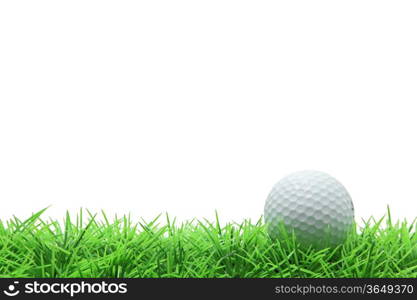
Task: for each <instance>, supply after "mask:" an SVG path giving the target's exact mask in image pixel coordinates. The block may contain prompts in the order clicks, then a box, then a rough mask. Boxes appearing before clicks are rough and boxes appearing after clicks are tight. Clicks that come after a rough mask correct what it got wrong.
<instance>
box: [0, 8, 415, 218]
mask: <svg viewBox="0 0 417 300" xmlns="http://www.w3.org/2000/svg"><path fill="white" fill-rule="evenodd" d="M416 15H417V4H416V2H415V1H381V0H378V1H363V0H360V1H354V0H349V1H293V0H292V1H242V0H239V1H226V0H220V1H216V0H210V1H195V0H191V1H103V0H100V1H86V0H82V1H55V0H54V1H2V2H1V4H0V201H1V210H0V217H1V218H2V219H4V218H9V217H11V216H12V215H16V216H18V217H22V218H23V217H26V216H29V215H30V213H32V212H34V211H37V210H40V209H42V208H44V207H46V206H48V205H51V207H50V209H49V210H48V215H49V216H52V217H54V218H62V217H63V216H64V212H65V211H66V210H70V211H71V212H76V210H77V209H79V208H80V207H84V208H88V209H91V210H92V211H96V212H97V211H100V210H101V209H103V210H105V211H106V212H107V213H108V214H110V215H112V214H114V213H118V214H122V213H131V214H132V215H134V216H140V217H144V218H146V219H149V218H151V217H154V216H156V215H157V214H158V213H160V212H169V213H170V214H171V215H173V216H177V217H179V218H180V219H190V218H194V217H197V218H202V217H208V218H211V219H212V218H213V215H214V210H215V209H217V210H218V211H219V214H220V217H221V218H222V219H223V220H230V221H231V220H235V221H239V220H242V219H244V218H252V219H258V218H259V217H260V216H261V215H262V213H263V205H264V201H265V198H266V196H267V194H268V193H269V190H270V188H271V187H272V185H273V184H274V183H275V182H276V181H277V180H279V179H280V178H281V177H282V176H284V175H286V174H288V173H291V172H293V171H298V170H303V169H317V170H322V171H325V172H328V173H330V174H332V175H333V176H335V177H336V178H338V179H339V180H340V181H341V182H342V183H343V184H344V185H345V186H346V187H347V189H348V190H349V192H350V194H351V196H352V198H353V201H354V204H355V208H356V214H357V216H356V217H357V219H358V220H360V219H361V218H366V217H368V216H370V215H374V216H376V217H380V216H382V215H383V214H384V213H385V211H386V206H387V205H390V207H391V210H392V214H393V216H394V217H395V218H408V219H410V220H411V219H413V218H414V217H416V208H417V204H416V203H417V176H416V170H417V158H416V157H417V134H416V132H417V106H416V100H417V18H416Z"/></svg>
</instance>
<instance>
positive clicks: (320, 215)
mask: <svg viewBox="0 0 417 300" xmlns="http://www.w3.org/2000/svg"><path fill="white" fill-rule="evenodd" d="M264 218H265V222H266V224H267V228H268V233H269V235H270V236H271V238H273V239H279V238H280V236H281V235H282V234H283V232H284V231H283V228H285V232H287V233H290V234H292V232H293V233H294V235H295V237H296V239H297V241H298V242H299V243H300V244H301V245H304V246H313V247H315V248H323V247H328V246H329V247H332V246H336V245H338V244H341V243H343V241H344V240H345V238H346V236H347V234H348V232H349V230H350V229H351V228H352V224H353V220H354V209H353V203H352V199H351V197H350V196H349V194H348V192H347V190H346V189H345V187H344V186H343V185H342V184H341V183H340V182H338V181H337V180H336V179H335V178H333V177H332V176H330V175H328V174H326V173H323V172H318V171H302V172H297V173H293V174H290V175H289V176H287V177H284V178H283V179H282V180H280V181H279V182H278V183H277V184H275V186H274V187H273V188H272V191H271V192H270V194H269V196H268V198H267V199H266V203H265V210H264Z"/></svg>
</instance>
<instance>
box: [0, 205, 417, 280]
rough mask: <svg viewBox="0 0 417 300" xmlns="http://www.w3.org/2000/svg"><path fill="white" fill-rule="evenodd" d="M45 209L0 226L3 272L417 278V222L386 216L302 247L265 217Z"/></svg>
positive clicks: (6, 274) (0, 271)
mask: <svg viewBox="0 0 417 300" xmlns="http://www.w3.org/2000/svg"><path fill="white" fill-rule="evenodd" d="M42 213H43V211H41V212H39V213H37V214H34V215H33V216H32V217H31V218H29V219H28V220H25V221H20V220H18V219H16V218H15V219H13V220H10V221H8V222H2V223H0V274H1V275H0V276H2V277H217V278H224V277H226V278H230V277H417V234H415V233H414V232H415V229H416V225H415V224H414V223H413V224H407V223H406V222H393V221H392V220H391V218H390V216H389V213H388V214H387V216H386V217H384V218H381V219H379V220H374V219H371V220H369V221H367V222H363V224H359V225H356V227H357V230H356V231H357V233H356V234H352V235H351V236H349V238H348V240H347V241H346V243H345V244H344V245H343V246H339V247H337V248H334V249H324V250H314V249H302V248H300V247H299V246H298V245H297V243H296V241H295V240H294V238H292V237H288V238H287V239H285V240H281V241H275V242H273V241H271V240H270V239H269V237H268V235H267V234H266V230H265V226H264V225H263V224H262V222H261V221H259V222H257V223H251V222H249V221H245V222H243V223H241V224H234V223H230V224H225V225H224V226H221V225H220V224H221V222H219V220H218V219H217V218H214V221H213V222H208V221H206V220H202V221H201V220H200V221H198V220H194V221H190V222H187V223H183V224H178V225H177V224H175V222H174V221H172V220H170V219H169V218H167V216H160V217H159V218H157V219H155V220H153V221H151V222H148V223H145V222H137V221H135V222H133V221H132V220H130V219H129V218H128V217H123V218H119V219H114V220H109V219H108V218H107V217H106V216H105V215H104V214H102V215H100V216H99V217H97V218H95V217H94V216H93V215H91V214H90V213H86V212H83V211H80V213H79V214H78V215H77V217H76V218H75V219H74V220H72V219H71V218H70V216H69V215H68V214H67V216H66V217H65V218H64V220H63V221H51V220H49V221H45V220H42V218H41V214H42ZM96 219H100V220H101V221H100V222H99V221H96ZM160 221H161V223H164V224H166V225H158V222H160ZM162 221H163V222H162Z"/></svg>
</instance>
